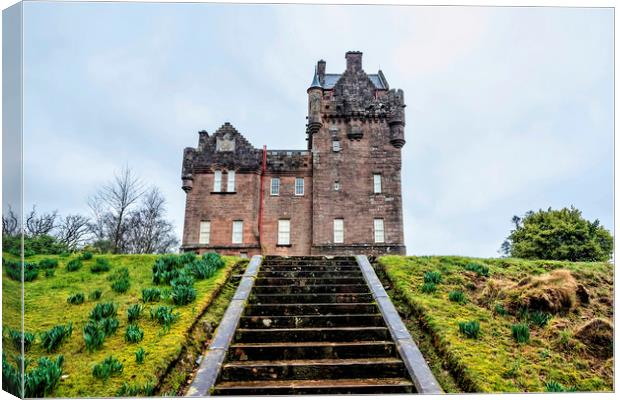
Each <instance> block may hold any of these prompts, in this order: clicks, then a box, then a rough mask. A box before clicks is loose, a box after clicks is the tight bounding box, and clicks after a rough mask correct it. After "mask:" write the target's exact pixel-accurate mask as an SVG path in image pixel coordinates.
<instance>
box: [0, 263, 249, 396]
mask: <svg viewBox="0 0 620 400" xmlns="http://www.w3.org/2000/svg"><path fill="white" fill-rule="evenodd" d="M4 257H5V258H11V256H7V255H6V254H5V255H4ZM49 258H53V259H56V260H58V268H56V274H55V276H54V277H49V278H46V277H43V276H42V275H39V276H38V277H37V278H36V279H34V280H33V281H32V282H26V283H25V295H24V297H25V299H24V300H25V302H24V307H25V315H24V324H25V330H26V331H27V332H32V333H35V334H36V341H35V343H34V344H32V346H31V348H30V351H29V352H28V353H27V358H28V360H30V361H31V365H36V360H38V359H39V358H40V357H42V356H46V357H50V358H55V356H56V355H60V354H62V355H64V363H63V374H66V375H68V377H67V378H66V379H64V380H62V381H61V382H60V383H59V384H58V386H57V387H56V388H55V389H54V390H53V392H52V393H51V396H53V397H114V396H115V395H116V393H117V392H119V391H120V390H121V387H122V385H123V384H124V383H125V382H131V383H132V384H134V383H135V384H136V385H140V386H141V387H144V385H146V384H147V383H149V382H153V383H155V382H158V381H159V380H160V379H161V378H162V375H163V374H164V373H165V371H166V370H167V368H168V366H169V365H170V363H171V362H172V361H174V360H176V358H177V357H178V355H179V354H180V353H181V350H182V348H183V346H184V344H185V342H186V340H187V338H186V334H187V332H188V331H189V329H190V327H191V326H192V324H193V323H194V321H195V320H196V319H197V318H198V316H199V315H200V313H201V312H202V311H203V310H204V309H205V308H206V307H207V306H208V305H209V304H210V303H211V301H212V300H213V298H214V293H215V292H217V289H218V288H219V287H221V286H222V285H224V284H225V283H226V281H227V278H228V275H229V273H230V270H231V269H232V267H233V265H234V264H235V263H236V262H237V261H238V260H239V259H238V258H235V257H224V260H225V262H226V266H225V267H224V268H222V269H219V270H217V271H216V272H215V274H214V275H213V276H212V277H211V278H209V279H205V280H196V282H195V283H194V285H193V286H194V288H195V289H196V300H194V301H193V302H192V303H190V304H188V305H184V306H177V305H174V304H172V301H171V300H170V299H167V300H161V299H160V300H157V301H154V302H151V303H149V304H148V305H146V306H145V307H146V308H150V307H153V308H157V307H159V306H169V307H173V310H174V313H175V314H178V315H179V317H178V320H177V321H175V322H174V323H172V324H171V325H170V328H169V331H167V332H166V331H165V330H164V328H163V326H162V325H160V324H159V323H158V322H157V321H155V320H151V319H150V318H149V315H148V312H149V310H147V309H145V310H143V312H142V314H146V317H145V316H144V315H143V316H142V317H141V318H139V319H138V320H136V321H134V322H133V324H137V326H138V327H139V328H140V329H142V330H143V332H144V337H143V339H142V340H141V341H140V342H139V343H128V342H127V341H126V339H125V333H126V331H127V327H128V325H129V324H130V323H129V322H128V320H127V310H128V309H129V308H130V307H131V306H133V305H135V304H137V303H142V301H141V299H142V289H144V288H148V287H157V288H159V289H160V290H162V291H163V290H164V289H170V286H168V285H155V284H153V276H152V266H153V264H154V262H155V260H156V259H157V256H156V255H106V259H107V260H108V261H109V262H110V265H111V269H110V271H109V272H98V273H93V272H91V266H92V265H93V264H94V263H95V262H96V261H95V260H94V259H90V260H82V261H81V262H82V264H83V267H82V268H79V269H78V270H76V271H71V272H69V271H67V268H66V266H67V263H68V261H69V260H72V259H76V256H64V257H63V256H49V255H45V256H43V255H42V256H34V257H30V258H28V259H27V261H31V262H39V261H40V260H43V259H49ZM124 267H126V268H127V270H128V273H129V276H130V283H131V284H130V286H129V288H128V289H127V291H126V292H124V293H116V292H115V291H114V290H112V288H111V284H112V281H110V280H108V276H110V275H112V274H115V271H120V270H122V268H124ZM124 275H125V274H124V273H123V272H121V273H120V274H117V275H115V278H121V279H122V277H123V276H124ZM2 280H3V287H2V292H3V296H2V308H3V326H7V327H10V328H12V329H14V330H19V328H20V322H19V321H20V312H21V311H20V310H21V305H20V297H21V290H20V285H21V284H20V282H17V281H14V280H11V279H9V278H8V277H7V276H6V274H3V277H2ZM96 290H100V291H101V296H100V298H99V299H98V300H94V299H92V298H91V297H90V296H89V298H88V299H87V300H85V301H84V303H82V304H77V305H74V304H69V303H68V302H67V298H68V297H69V296H70V295H72V294H75V293H89V294H90V293H93V292H95V291H96ZM98 303H113V304H115V305H116V307H117V312H116V313H115V315H116V318H117V319H118V322H119V325H118V327H117V329H116V330H115V332H114V333H112V334H110V335H109V336H106V337H105V339H104V341H103V345H102V347H101V348H100V349H96V350H94V351H92V352H90V351H88V350H87V349H86V345H85V341H84V335H83V329H84V327H85V326H86V324H87V322H88V321H89V318H90V313H91V311H92V310H93V309H94V308H95V306H96V304H98ZM104 314H105V313H104ZM69 322H72V324H73V332H72V335H71V336H70V337H69V338H68V339H65V340H64V341H61V343H60V345H59V346H58V347H57V348H56V349H55V350H53V351H52V352H51V353H48V352H47V351H46V350H45V349H43V348H42V346H41V341H40V337H39V335H40V334H41V333H42V332H44V331H49V330H51V329H52V328H53V327H54V326H56V325H65V326H66V325H67V324H68V323H69ZM109 323H110V324H111V325H114V323H113V321H109ZM110 327H112V326H110ZM134 335H135V334H134ZM138 335H139V334H138ZM134 337H135V336H134ZM140 348H142V349H143V351H144V353H145V354H146V357H144V359H143V362H142V363H141V364H138V362H136V352H138V350H139V349H140ZM5 352H6V353H7V356H8V359H9V360H11V361H12V358H11V356H12V355H15V354H16V352H15V350H14V349H13V346H7V347H6V348H5ZM108 356H112V357H114V358H116V359H117V360H118V361H119V362H121V363H122V365H123V371H122V372H121V373H120V374H119V375H112V376H110V377H109V378H108V379H107V380H103V379H98V378H96V377H94V376H93V375H92V371H93V368H94V367H95V365H97V364H98V363H100V362H102V361H104V359H105V358H106V357H108Z"/></svg>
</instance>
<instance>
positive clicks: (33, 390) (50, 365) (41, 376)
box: [2, 353, 64, 398]
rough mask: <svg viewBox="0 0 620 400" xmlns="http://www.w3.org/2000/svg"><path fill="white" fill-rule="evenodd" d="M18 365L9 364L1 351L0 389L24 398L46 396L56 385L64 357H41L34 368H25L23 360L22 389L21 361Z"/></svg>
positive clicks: (25, 364)
mask: <svg viewBox="0 0 620 400" xmlns="http://www.w3.org/2000/svg"><path fill="white" fill-rule="evenodd" d="M17 362H18V367H16V366H14V365H13V364H10V363H9V362H8V361H7V359H6V356H5V354H4V353H2V389H3V390H6V391H7V392H9V393H11V394H13V395H15V396H18V397H26V398H41V397H46V396H48V395H49V394H50V393H51V392H52V391H53V390H54V388H55V387H56V386H57V385H58V382H59V381H60V377H61V376H62V364H63V362H64V357H63V356H62V355H59V356H58V357H56V360H51V359H49V358H47V357H41V358H39V360H38V363H37V366H36V368H31V369H29V370H28V369H26V368H27V366H28V365H27V363H26V362H24V381H23V384H24V388H23V389H24V390H22V374H21V372H20V371H21V361H19V360H18V361H17Z"/></svg>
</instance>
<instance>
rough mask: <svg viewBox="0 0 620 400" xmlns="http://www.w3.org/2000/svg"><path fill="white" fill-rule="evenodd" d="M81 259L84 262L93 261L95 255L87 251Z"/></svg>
mask: <svg viewBox="0 0 620 400" xmlns="http://www.w3.org/2000/svg"><path fill="white" fill-rule="evenodd" d="M80 258H81V259H82V260H84V261H87V260H92V258H93V253H91V252H90V251H85V252H83V253H82V255H81V256H80Z"/></svg>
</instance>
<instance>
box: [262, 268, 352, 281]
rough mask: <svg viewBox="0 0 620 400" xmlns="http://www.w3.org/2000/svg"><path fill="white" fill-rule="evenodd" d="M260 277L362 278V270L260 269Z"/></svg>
mask: <svg viewBox="0 0 620 400" xmlns="http://www.w3.org/2000/svg"><path fill="white" fill-rule="evenodd" d="M258 278H321V279H326V278H362V279H363V275H362V271H360V270H359V269H358V270H355V271H348V272H338V271H259V272H258Z"/></svg>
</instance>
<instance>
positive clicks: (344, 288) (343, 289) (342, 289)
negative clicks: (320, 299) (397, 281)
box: [252, 284, 369, 294]
mask: <svg viewBox="0 0 620 400" xmlns="http://www.w3.org/2000/svg"><path fill="white" fill-rule="evenodd" d="M368 290H369V289H368V286H367V285H366V284H363V285H352V284H349V285H337V284H336V285H334V284H326V285H305V286H289V285H272V286H254V288H253V289H252V293H256V294H270V293H272V294H292V293H368Z"/></svg>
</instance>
